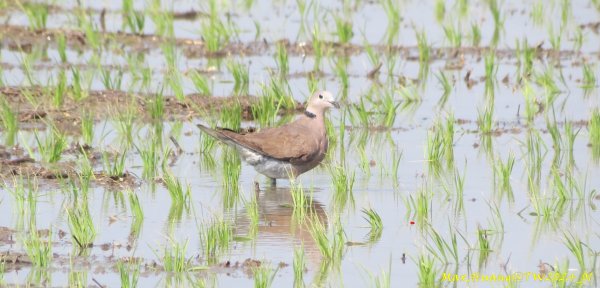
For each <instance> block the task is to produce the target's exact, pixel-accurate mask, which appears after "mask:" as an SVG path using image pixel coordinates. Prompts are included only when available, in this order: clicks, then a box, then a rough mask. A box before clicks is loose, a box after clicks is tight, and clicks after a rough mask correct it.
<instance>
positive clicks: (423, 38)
mask: <svg viewBox="0 0 600 288" xmlns="http://www.w3.org/2000/svg"><path fill="white" fill-rule="evenodd" d="M415 35H416V37H417V47H418V48H419V75H420V76H423V75H427V74H428V72H429V61H430V58H431V55H430V54H431V48H430V46H429V43H428V42H427V34H425V31H420V32H419V31H417V30H415ZM421 78H425V77H421Z"/></svg>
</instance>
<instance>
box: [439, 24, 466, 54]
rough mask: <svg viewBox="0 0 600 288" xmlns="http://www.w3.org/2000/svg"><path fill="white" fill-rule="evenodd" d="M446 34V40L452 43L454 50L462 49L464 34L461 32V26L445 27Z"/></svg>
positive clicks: (450, 25)
mask: <svg viewBox="0 0 600 288" xmlns="http://www.w3.org/2000/svg"><path fill="white" fill-rule="evenodd" d="M444 34H445V35H446V40H448V42H449V43H450V45H451V46H452V47H454V48H460V46H462V37H463V35H462V32H461V30H460V25H458V24H457V26H456V27H455V26H453V25H452V24H448V25H444Z"/></svg>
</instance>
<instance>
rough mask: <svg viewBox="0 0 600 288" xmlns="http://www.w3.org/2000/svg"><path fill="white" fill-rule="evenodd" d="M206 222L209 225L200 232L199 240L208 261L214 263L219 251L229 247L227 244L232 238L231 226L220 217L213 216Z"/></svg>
mask: <svg viewBox="0 0 600 288" xmlns="http://www.w3.org/2000/svg"><path fill="white" fill-rule="evenodd" d="M208 224H209V226H206V227H205V228H204V229H203V230H202V232H201V241H202V245H203V246H204V256H205V257H206V259H207V261H208V263H214V262H216V261H217V260H218V256H219V255H220V253H222V252H223V251H226V250H227V249H229V244H230V242H231V241H232V240H233V227H231V224H229V222H227V221H225V220H223V219H220V218H215V219H213V220H212V221H211V223H208Z"/></svg>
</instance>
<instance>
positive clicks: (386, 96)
mask: <svg viewBox="0 0 600 288" xmlns="http://www.w3.org/2000/svg"><path fill="white" fill-rule="evenodd" d="M400 105H401V103H399V102H398V101H397V100H396V99H394V93H393V92H392V91H391V90H386V91H385V93H383V98H382V99H381V102H380V103H379V105H378V107H379V108H380V109H381V110H380V114H381V115H382V119H381V124H382V125H383V126H385V127H390V128H391V127H392V126H394V122H395V121H396V111H397V110H398V107H399V106H400Z"/></svg>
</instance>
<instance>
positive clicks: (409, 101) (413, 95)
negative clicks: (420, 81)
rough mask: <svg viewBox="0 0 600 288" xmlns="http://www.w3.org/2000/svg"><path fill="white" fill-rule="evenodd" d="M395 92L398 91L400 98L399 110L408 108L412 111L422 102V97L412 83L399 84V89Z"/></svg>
mask: <svg viewBox="0 0 600 288" xmlns="http://www.w3.org/2000/svg"><path fill="white" fill-rule="evenodd" d="M427 69H429V68H427ZM425 73H428V72H425ZM396 92H398V93H400V98H401V99H402V105H401V106H400V110H406V109H410V110H411V111H414V110H416V109H417V108H419V106H420V105H421V103H423V97H422V96H421V94H420V93H419V92H418V91H417V89H416V87H415V86H413V85H409V86H400V89H399V90H397V91H396Z"/></svg>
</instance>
